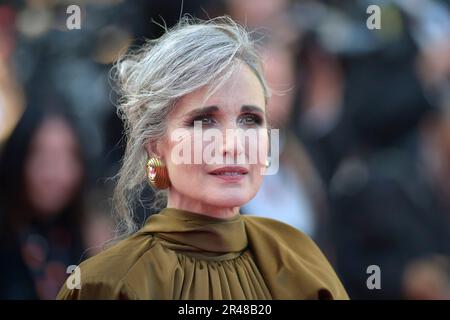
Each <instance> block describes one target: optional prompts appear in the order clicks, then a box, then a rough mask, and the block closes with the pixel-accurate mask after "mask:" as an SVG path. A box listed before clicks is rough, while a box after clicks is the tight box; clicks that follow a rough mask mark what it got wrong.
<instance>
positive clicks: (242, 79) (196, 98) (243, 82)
mask: <svg viewBox="0 0 450 320" xmlns="http://www.w3.org/2000/svg"><path fill="white" fill-rule="evenodd" d="M207 94H208V87H206V86H205V87H202V88H200V89H197V90H195V91H193V92H192V93H189V94H187V95H185V96H184V97H182V98H181V99H180V100H179V101H178V102H177V105H176V107H175V109H174V115H183V114H185V113H187V112H189V111H191V110H193V109H196V108H200V107H202V106H206V105H215V106H218V107H219V108H220V109H226V110H229V111H233V110H239V109H240V108H241V106H242V105H255V106H258V107H260V108H261V109H263V110H265V97H264V90H263V87H262V85H261V82H260V81H259V79H258V77H257V76H256V75H255V73H254V72H253V71H252V70H251V69H250V67H248V66H247V65H246V64H244V63H239V64H238V65H237V66H236V70H235V71H234V72H233V73H232V74H231V75H230V77H229V78H228V79H227V80H226V81H224V82H223V83H221V85H220V86H219V87H218V88H217V89H216V91H214V93H213V94H212V95H210V96H209V97H208V96H207Z"/></svg>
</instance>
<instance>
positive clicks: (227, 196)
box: [204, 189, 253, 207]
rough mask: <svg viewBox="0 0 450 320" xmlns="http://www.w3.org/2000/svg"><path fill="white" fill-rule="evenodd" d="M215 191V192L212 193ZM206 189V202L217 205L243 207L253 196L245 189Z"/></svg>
mask: <svg viewBox="0 0 450 320" xmlns="http://www.w3.org/2000/svg"><path fill="white" fill-rule="evenodd" d="M213 192H214V194H212V193H213ZM213 192H212V191H209V192H208V191H205V193H204V194H205V195H206V197H205V198H207V199H204V201H205V200H206V202H208V203H210V204H211V205H213V206H216V207H242V206H243V205H245V204H247V203H248V202H249V201H250V200H251V199H252V198H253V197H252V195H249V194H248V192H245V191H243V190H224V189H221V190H220V192H216V191H215V190H214V191H213Z"/></svg>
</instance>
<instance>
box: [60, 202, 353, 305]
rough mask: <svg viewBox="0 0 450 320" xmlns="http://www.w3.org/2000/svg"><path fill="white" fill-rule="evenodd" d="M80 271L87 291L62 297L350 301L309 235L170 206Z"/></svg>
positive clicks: (74, 291) (266, 223) (250, 219)
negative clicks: (214, 216)
mask: <svg viewBox="0 0 450 320" xmlns="http://www.w3.org/2000/svg"><path fill="white" fill-rule="evenodd" d="M79 267H80V280H81V281H80V285H81V286H80V288H79V289H77V288H75V289H68V286H66V285H64V286H63V287H62V289H61V291H60V292H59V294H58V297H57V298H58V299H348V296H347V293H346V291H345V289H344V288H343V286H342V284H341V282H340V281H339V279H338V277H337V276H336V274H335V272H334V270H333V268H332V267H331V266H330V264H329V262H328V261H327V259H326V258H325V257H324V255H323V254H322V252H321V251H320V250H319V248H318V247H317V246H316V245H315V244H314V242H313V241H312V240H311V239H310V238H308V237H307V236H306V235H305V234H303V233H302V232H300V231H298V230H297V229H295V228H293V227H291V226H289V225H287V224H284V223H282V222H279V221H276V220H272V219H267V218H261V217H255V216H245V215H241V214H238V215H236V216H234V217H232V218H228V219H222V218H213V217H209V216H205V215H201V214H198V213H194V212H189V211H184V210H179V209H174V208H165V209H163V210H162V211H161V212H160V213H158V214H155V215H152V216H150V217H149V218H148V219H147V221H146V223H145V225H144V227H143V228H142V229H140V230H139V231H138V232H137V233H135V234H134V235H133V236H131V237H129V238H127V239H125V240H122V241H120V242H119V243H117V244H116V245H114V246H113V247H111V248H109V249H107V250H105V251H103V252H101V253H99V254H98V255H96V256H94V257H92V258H90V259H88V260H86V261H84V262H83V263H81V264H80V266H79Z"/></svg>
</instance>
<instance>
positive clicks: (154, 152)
mask: <svg viewBox="0 0 450 320" xmlns="http://www.w3.org/2000/svg"><path fill="white" fill-rule="evenodd" d="M161 149H162V146H161V141H149V142H147V143H146V144H145V150H146V151H147V155H148V157H149V158H151V157H158V158H160V159H161V158H162V155H163V154H162V152H161V151H162V150H161Z"/></svg>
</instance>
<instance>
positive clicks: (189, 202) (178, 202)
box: [167, 192, 240, 219]
mask: <svg viewBox="0 0 450 320" xmlns="http://www.w3.org/2000/svg"><path fill="white" fill-rule="evenodd" d="M167 207H168V208H174V209H180V210H185V211H190V212H195V213H199V214H203V215H205V216H211V217H214V218H223V219H227V218H232V217H234V216H235V215H237V214H240V213H239V207H217V206H213V205H210V204H207V203H204V202H199V201H195V200H193V199H186V198H182V197H177V196H174V195H173V194H171V193H170V192H169V194H168V198H167Z"/></svg>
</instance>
